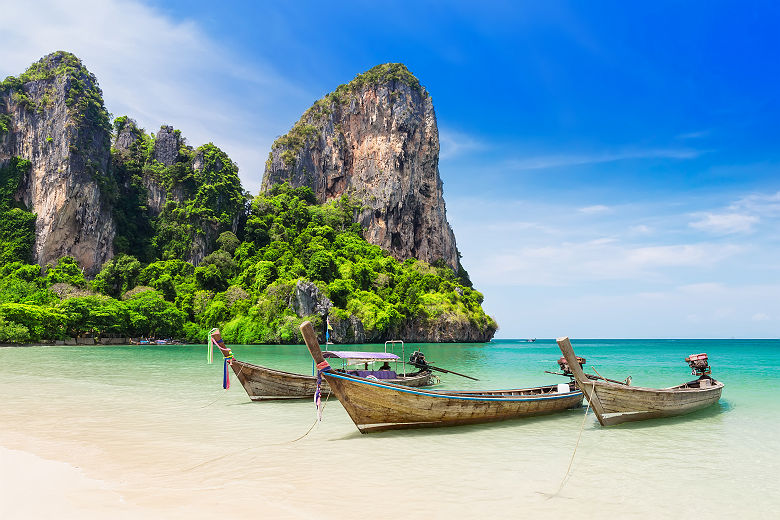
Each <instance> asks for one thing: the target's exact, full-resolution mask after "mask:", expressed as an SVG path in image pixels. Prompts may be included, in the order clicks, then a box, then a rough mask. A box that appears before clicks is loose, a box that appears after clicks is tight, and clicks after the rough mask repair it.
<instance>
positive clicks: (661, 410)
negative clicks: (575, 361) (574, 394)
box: [580, 379, 723, 426]
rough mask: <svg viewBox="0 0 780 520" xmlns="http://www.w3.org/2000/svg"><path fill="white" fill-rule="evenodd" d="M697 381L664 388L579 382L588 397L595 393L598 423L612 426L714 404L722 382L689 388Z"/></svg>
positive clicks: (689, 410) (721, 388)
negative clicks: (597, 403)
mask: <svg viewBox="0 0 780 520" xmlns="http://www.w3.org/2000/svg"><path fill="white" fill-rule="evenodd" d="M700 381H701V380H698V381H691V382H690V383H686V385H680V386H677V387H672V388H663V389H656V388H641V387H630V386H624V385H618V384H614V383H605V382H602V381H587V382H582V383H580V385H581V388H583V389H584V390H585V393H586V394H587V395H588V396H590V395H591V392H593V393H594V394H595V398H596V399H598V401H599V402H600V403H601V407H602V410H603V411H602V413H601V423H602V424H603V425H604V426H611V425H614V424H620V423H624V422H629V421H643V420H645V419H656V418H660V417H673V416H675V415H684V414H688V413H691V412H695V411H697V410H701V409H702V408H706V407H708V406H712V405H713V404H715V403H717V402H718V400H719V399H720V395H721V392H722V391H723V383H721V382H719V381H714V380H712V384H711V386H706V387H704V388H690V387H689V385H691V384H695V383H699V382H700ZM706 381H710V380H709V379H707V380H706Z"/></svg>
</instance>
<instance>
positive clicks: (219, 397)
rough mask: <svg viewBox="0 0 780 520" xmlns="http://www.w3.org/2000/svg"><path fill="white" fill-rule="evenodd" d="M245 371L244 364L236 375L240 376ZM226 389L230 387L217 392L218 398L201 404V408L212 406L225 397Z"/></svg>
mask: <svg viewBox="0 0 780 520" xmlns="http://www.w3.org/2000/svg"><path fill="white" fill-rule="evenodd" d="M243 371H244V367H243V365H242V366H241V370H239V371H238V374H236V377H238V376H240V375H241V372H243ZM239 381H241V379H239ZM225 390H228V388H224V389H223V390H222V391H221V392H219V393H218V394H217V398H216V399H214V400H213V401H211V402H210V403H209V404H205V405H203V406H201V408H208V407H209V406H211V405H212V404H214V403H216V402H217V401H219V400H220V399H222V397H223V396H225Z"/></svg>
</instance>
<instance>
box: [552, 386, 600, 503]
mask: <svg viewBox="0 0 780 520" xmlns="http://www.w3.org/2000/svg"><path fill="white" fill-rule="evenodd" d="M583 393H584V392H583ZM589 411H590V399H588V407H587V408H586V409H585V415H584V416H583V417H582V424H581V425H580V433H579V435H577V443H576V444H575V445H574V451H573V452H572V454H571V459H570V460H569V467H568V468H566V473H564V475H563V478H562V479H561V484H560V485H559V486H558V491H556V492H555V493H553V494H552V495H550V496H548V497H547V500H549V499H551V498H552V497H555V496H558V494H559V493H560V492H561V490H562V489H563V486H564V485H565V484H566V481H567V480H568V478H569V474H570V472H571V466H572V464H574V457H575V456H576V455H577V448H578V447H579V446H580V439H581V438H582V430H584V429H585V419H587V418H588V412H589Z"/></svg>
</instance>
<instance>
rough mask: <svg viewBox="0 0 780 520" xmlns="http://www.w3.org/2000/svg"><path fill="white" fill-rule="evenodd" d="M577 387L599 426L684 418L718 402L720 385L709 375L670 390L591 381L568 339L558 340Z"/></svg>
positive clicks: (721, 386) (721, 384)
mask: <svg viewBox="0 0 780 520" xmlns="http://www.w3.org/2000/svg"><path fill="white" fill-rule="evenodd" d="M557 342H558V347H560V349H561V352H562V353H563V356H564V358H566V362H567V364H568V366H569V368H570V370H571V371H572V373H573V376H574V379H575V380H576V381H577V386H579V388H581V389H582V391H583V392H585V396H586V397H587V398H588V402H589V403H590V406H591V407H592V408H593V412H594V413H595V414H596V417H597V418H598V420H599V422H600V423H601V425H602V426H611V425H614V424H620V423H624V422H629V421H643V420H645V419H655V418H660V417H672V416H675V415H684V414H687V413H691V412H695V411H697V410H701V409H702V408H706V407H708V406H711V405H713V404H715V403H717V402H718V400H719V399H720V394H721V392H722V391H723V383H721V382H719V381H716V380H714V379H712V378H710V377H709V376H702V377H700V378H699V379H697V380H695V381H690V382H688V383H685V384H682V385H678V386H673V387H671V388H642V387H633V386H628V385H627V384H620V383H616V382H606V381H599V380H594V377H595V376H588V375H586V374H585V372H583V370H582V368H581V366H580V364H579V363H578V362H577V357H576V355H575V354H574V349H573V348H572V346H571V342H570V341H569V338H558V340H557Z"/></svg>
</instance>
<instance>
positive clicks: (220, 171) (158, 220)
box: [112, 116, 244, 266]
mask: <svg viewBox="0 0 780 520" xmlns="http://www.w3.org/2000/svg"><path fill="white" fill-rule="evenodd" d="M114 126H115V127H116V129H117V131H116V135H115V138H114V143H113V156H112V167H113V171H114V174H115V176H116V178H117V181H118V183H119V184H120V192H121V197H122V198H123V199H124V200H137V204H135V205H131V207H130V208H128V211H135V212H136V213H137V214H136V215H134V218H131V219H129V222H128V219H126V218H124V217H125V216H117V220H118V222H119V230H118V235H119V237H120V240H119V242H121V244H120V252H124V251H122V248H123V247H124V248H126V249H128V251H127V252H128V253H130V254H134V255H136V256H141V257H142V258H143V255H140V254H139V252H138V251H139V250H143V249H144V248H143V246H142V245H140V246H139V245H138V244H137V243H134V244H132V245H134V246H135V247H128V246H122V244H131V242H132V241H133V240H135V239H138V238H139V236H141V238H143V235H144V233H145V234H146V235H148V236H146V239H147V241H148V242H151V241H152V240H153V238H154V237H153V236H154V235H155V234H157V238H156V243H155V244H154V249H155V251H153V252H151V253H150V254H149V255H147V256H149V257H150V258H151V257H155V256H160V257H163V258H181V259H183V260H186V261H188V262H191V263H192V264H194V265H196V266H197V265H198V264H199V263H200V262H201V261H202V260H203V259H204V258H205V257H206V256H207V255H208V254H209V253H210V252H211V251H213V250H214V248H215V242H216V239H217V237H218V236H219V235H220V233H222V232H223V231H232V232H233V233H236V232H237V231H238V224H239V220H240V218H241V215H242V212H243V209H244V206H243V191H242V188H241V182H240V180H239V178H238V167H237V166H236V165H235V164H234V163H233V162H232V161H231V160H230V158H229V157H228V156H227V154H225V153H224V152H222V151H221V150H220V149H219V148H217V147H216V146H214V145H213V144H210V143H209V144H207V145H203V146H200V147H198V148H197V149H193V148H192V147H191V146H188V145H187V143H186V140H185V139H184V138H183V137H182V135H181V133H180V132H179V130H174V128H173V127H172V126H168V125H163V126H161V127H160V130H159V131H158V132H157V134H156V135H155V134H150V135H148V134H146V133H145V131H144V130H143V129H140V128H138V126H137V124H136V123H135V121H133V120H132V119H130V118H128V117H126V116H123V117H121V118H117V120H116V121H115V123H114ZM193 200H197V201H198V204H197V206H196V207H198V208H201V207H202V209H203V210H205V211H199V212H198V213H199V214H198V215H191V214H189V211H190V210H188V209H186V208H187V207H188V206H191V204H190V203H191V202H192V201H193ZM139 207H140V208H143V211H141V212H139V211H138V208H139ZM139 222H141V223H142V224H143V225H142V226H140V227H141V228H143V229H139V225H138V223H139ZM161 232H162V236H161ZM135 241H136V242H138V241H137V240H135Z"/></svg>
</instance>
